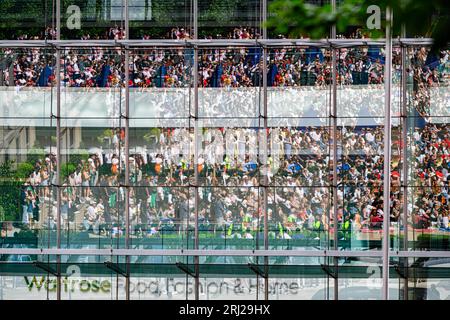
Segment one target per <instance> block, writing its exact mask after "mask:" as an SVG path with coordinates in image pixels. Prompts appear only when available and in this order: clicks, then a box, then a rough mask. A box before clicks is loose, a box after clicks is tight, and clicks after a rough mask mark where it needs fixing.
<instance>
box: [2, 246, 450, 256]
mask: <svg viewBox="0 0 450 320" xmlns="http://www.w3.org/2000/svg"><path fill="white" fill-rule="evenodd" d="M0 254H7V255H8V254H12V255H14V254H17V255H91V256H92V255H95V256H228V257H232V256H235V257H236V256H252V257H265V256H266V257H380V258H381V257H382V252H381V251H380V250H377V251H375V250H371V251H369V250H366V251H345V250H344V251H343V250H236V249H233V250H201V249H199V250H194V249H189V250H184V249H167V250H164V249H16V248H0ZM390 256H391V257H403V258H407V257H416V258H421V257H424V258H447V257H450V251H392V252H391V253H390Z"/></svg>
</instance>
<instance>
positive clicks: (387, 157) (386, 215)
mask: <svg viewBox="0 0 450 320" xmlns="http://www.w3.org/2000/svg"><path fill="white" fill-rule="evenodd" d="M391 23H392V9H391V8H390V7H389V6H387V7H386V48H385V49H386V50H385V69H384V89H385V92H384V94H385V100H384V101H385V104H384V109H385V115H384V117H385V118H384V170H383V172H384V182H383V184H384V185H383V243H382V250H383V288H382V291H383V292H382V293H383V300H389V249H390V248H389V247H390V233H389V226H390V190H391V168H390V166H391V87H392V74H391V70H392V35H391Z"/></svg>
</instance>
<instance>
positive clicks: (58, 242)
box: [56, 0, 61, 300]
mask: <svg viewBox="0 0 450 320" xmlns="http://www.w3.org/2000/svg"><path fill="white" fill-rule="evenodd" d="M60 39H61V0H56V40H60ZM60 172H61V51H60V49H59V48H57V49H56V214H57V217H56V247H57V248H58V249H60V248H61V192H60V185H61V174H60ZM56 270H57V271H56V273H57V278H56V282H57V286H56V299H57V300H61V255H59V254H58V255H57V256H56Z"/></svg>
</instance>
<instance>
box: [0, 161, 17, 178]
mask: <svg viewBox="0 0 450 320" xmlns="http://www.w3.org/2000/svg"><path fill="white" fill-rule="evenodd" d="M13 164H14V161H13V160H7V161H5V162H3V163H2V164H0V177H1V178H2V180H4V179H5V178H12V177H13V172H12V165H13Z"/></svg>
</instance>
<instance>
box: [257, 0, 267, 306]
mask: <svg viewBox="0 0 450 320" xmlns="http://www.w3.org/2000/svg"><path fill="white" fill-rule="evenodd" d="M262 20H263V22H265V21H267V0H262ZM262 31H263V34H262V37H263V39H267V27H266V25H265V23H264V24H263V30H262ZM267 55H268V52H267V48H266V47H264V48H263V70H262V72H263V74H262V77H263V83H262V84H263V122H264V128H263V131H264V142H263V159H264V162H265V163H264V164H263V165H267V158H268V148H267V144H268V138H269V137H268V129H267V128H268V123H267ZM268 169H269V168H267V170H266V171H263V172H264V173H265V174H264V177H263V179H264V185H263V208H264V250H268V249H269V217H268V212H269V210H268V207H267V206H268V200H267V192H268V190H267V189H268V184H269V179H268V174H269V170H268ZM258 194H259V193H258ZM264 268H265V270H264V274H265V277H264V300H266V301H267V300H269V272H268V268H269V257H267V256H265V257H264Z"/></svg>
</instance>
